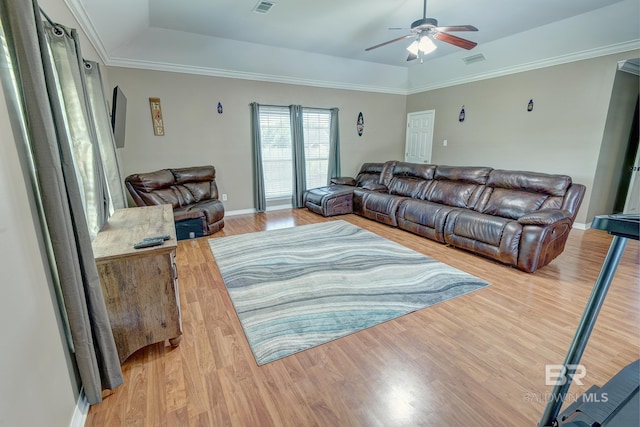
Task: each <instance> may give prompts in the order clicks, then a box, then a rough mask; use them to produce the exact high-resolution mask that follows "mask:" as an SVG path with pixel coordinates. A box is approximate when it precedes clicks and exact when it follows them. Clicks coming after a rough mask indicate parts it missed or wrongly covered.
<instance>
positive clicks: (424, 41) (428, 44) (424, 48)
mask: <svg viewBox="0 0 640 427" xmlns="http://www.w3.org/2000/svg"><path fill="white" fill-rule="evenodd" d="M437 48H438V46H436V44H435V43H434V42H433V40H431V39H430V38H429V37H427V36H422V37H421V38H420V42H419V43H418V49H419V50H420V51H421V52H422V53H423V54H425V55H427V54H429V53H431V52H433V51H434V50H436V49H437Z"/></svg>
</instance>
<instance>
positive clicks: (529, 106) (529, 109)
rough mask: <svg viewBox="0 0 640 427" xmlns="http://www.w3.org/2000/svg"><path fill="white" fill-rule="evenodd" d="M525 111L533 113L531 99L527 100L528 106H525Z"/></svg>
mask: <svg viewBox="0 0 640 427" xmlns="http://www.w3.org/2000/svg"><path fill="white" fill-rule="evenodd" d="M527 111H533V99H530V100H529V104H527Z"/></svg>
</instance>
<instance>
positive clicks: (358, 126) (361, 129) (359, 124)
mask: <svg viewBox="0 0 640 427" xmlns="http://www.w3.org/2000/svg"><path fill="white" fill-rule="evenodd" d="M356 130H357V131H358V136H362V133H363V132H364V117H363V116H362V112H360V113H359V114H358V120H357V121H356Z"/></svg>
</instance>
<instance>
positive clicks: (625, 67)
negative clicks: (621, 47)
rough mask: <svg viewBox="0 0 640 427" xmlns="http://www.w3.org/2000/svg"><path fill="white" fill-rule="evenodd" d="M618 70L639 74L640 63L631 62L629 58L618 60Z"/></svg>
mask: <svg viewBox="0 0 640 427" xmlns="http://www.w3.org/2000/svg"><path fill="white" fill-rule="evenodd" d="M618 70H620V71H624V72H626V73H631V74H635V75H636V76H640V64H638V61H635V62H631V61H629V60H623V61H618Z"/></svg>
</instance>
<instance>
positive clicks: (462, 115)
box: [458, 105, 465, 123]
mask: <svg viewBox="0 0 640 427" xmlns="http://www.w3.org/2000/svg"><path fill="white" fill-rule="evenodd" d="M464 117H465V112H464V105H463V106H462V109H461V110H460V114H458V121H459V122H460V123H462V122H464Z"/></svg>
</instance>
